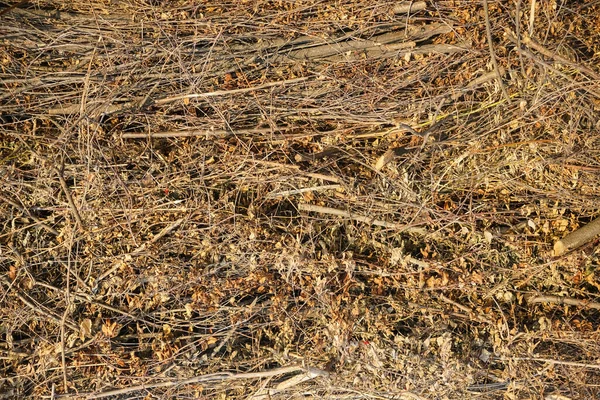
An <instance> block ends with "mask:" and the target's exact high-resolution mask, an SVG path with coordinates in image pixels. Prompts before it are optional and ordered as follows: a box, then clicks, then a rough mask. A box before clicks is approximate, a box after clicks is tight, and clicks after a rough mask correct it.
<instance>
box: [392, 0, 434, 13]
mask: <svg viewBox="0 0 600 400" xmlns="http://www.w3.org/2000/svg"><path fill="white" fill-rule="evenodd" d="M426 8H427V3H425V2H424V1H414V2H413V1H404V2H402V3H400V4H398V5H396V6H394V8H392V12H393V13H394V14H408V13H412V12H415V11H420V10H424V9H426Z"/></svg>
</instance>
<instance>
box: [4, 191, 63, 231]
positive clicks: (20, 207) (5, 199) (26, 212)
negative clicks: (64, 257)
mask: <svg viewBox="0 0 600 400" xmlns="http://www.w3.org/2000/svg"><path fill="white" fill-rule="evenodd" d="M0 200H2V201H4V202H6V203H8V204H10V205H11V206H13V207H15V208H16V209H18V210H19V211H21V212H23V213H25V214H27V216H28V217H29V218H31V219H32V220H34V221H35V222H36V224H38V225H39V226H41V227H42V228H44V229H45V230H47V231H48V232H50V233H52V234H53V235H57V236H58V231H57V230H56V229H54V228H52V227H50V226H49V225H47V224H45V223H44V222H42V221H41V220H40V219H39V218H37V217H36V216H35V215H33V214H32V213H30V212H29V210H28V209H26V208H25V207H23V206H21V205H20V204H19V203H17V202H15V201H13V200H11V199H9V198H8V197H4V196H2V195H0Z"/></svg>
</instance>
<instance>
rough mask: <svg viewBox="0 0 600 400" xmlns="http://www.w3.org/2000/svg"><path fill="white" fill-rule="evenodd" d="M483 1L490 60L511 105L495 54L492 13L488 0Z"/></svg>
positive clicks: (503, 92)
mask: <svg viewBox="0 0 600 400" xmlns="http://www.w3.org/2000/svg"><path fill="white" fill-rule="evenodd" d="M482 1H483V11H484V14H485V32H486V34H487V41H488V47H489V49H490V58H491V60H492V65H493V66H494V71H496V77H497V78H498V84H499V85H500V89H502V94H503V95H504V97H505V98H506V101H507V102H508V104H510V103H511V101H510V96H509V95H508V92H507V91H506V87H504V81H503V80H502V75H501V74H500V68H499V67H498V61H497V60H496V53H495V52H494V43H493V42H492V26H491V24H490V11H489V9H488V3H487V0H482Z"/></svg>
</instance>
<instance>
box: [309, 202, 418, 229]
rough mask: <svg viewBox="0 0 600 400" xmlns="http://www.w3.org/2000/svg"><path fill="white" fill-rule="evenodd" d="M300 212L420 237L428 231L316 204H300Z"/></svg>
mask: <svg viewBox="0 0 600 400" xmlns="http://www.w3.org/2000/svg"><path fill="white" fill-rule="evenodd" d="M298 210H299V211H309V212H310V211H312V212H317V213H321V214H329V215H337V216H339V217H344V218H348V219H352V220H354V221H359V222H364V223H367V224H371V225H375V226H381V227H384V228H389V229H397V230H400V231H404V232H410V233H417V234H419V235H426V234H427V230H426V229H425V228H416V227H412V226H407V225H402V224H396V223H394V222H387V221H381V220H379V219H374V218H369V217H365V216H363V215H354V214H350V213H349V212H347V211H344V210H339V209H337V208H330V207H322V206H316V205H314V204H305V203H300V204H298Z"/></svg>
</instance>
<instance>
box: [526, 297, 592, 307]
mask: <svg viewBox="0 0 600 400" xmlns="http://www.w3.org/2000/svg"><path fill="white" fill-rule="evenodd" d="M527 302H528V303H530V304H536V303H550V304H559V305H563V304H566V305H568V306H577V307H584V308H593V309H595V310H600V303H596V302H594V301H588V300H578V299H573V298H571V297H562V296H550V295H548V296H535V297H532V298H530V299H529V300H527Z"/></svg>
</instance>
